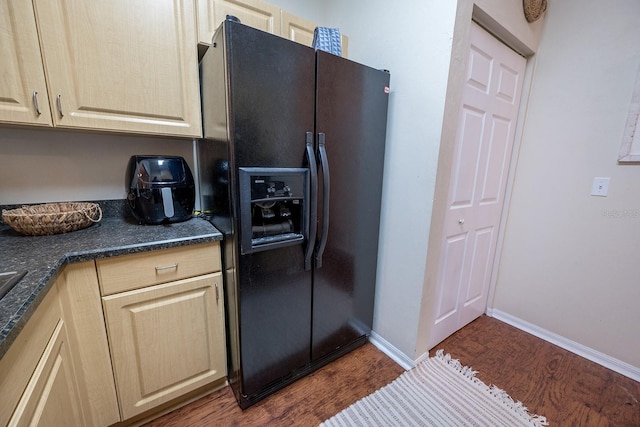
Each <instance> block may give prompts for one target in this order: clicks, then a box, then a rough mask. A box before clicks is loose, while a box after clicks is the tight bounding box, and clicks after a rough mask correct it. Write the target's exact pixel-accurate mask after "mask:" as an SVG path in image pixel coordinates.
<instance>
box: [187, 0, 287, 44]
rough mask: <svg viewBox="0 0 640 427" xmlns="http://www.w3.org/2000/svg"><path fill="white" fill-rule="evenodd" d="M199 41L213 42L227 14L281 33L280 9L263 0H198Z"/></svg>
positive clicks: (271, 31) (251, 24)
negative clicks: (214, 34)
mask: <svg viewBox="0 0 640 427" xmlns="http://www.w3.org/2000/svg"><path fill="white" fill-rule="evenodd" d="M196 2H197V7H198V13H197V18H198V42H199V43H205V44H209V45H210V44H211V40H212V39H213V33H215V31H216V29H217V28H218V26H220V24H221V23H222V21H224V20H225V18H226V17H227V15H232V16H235V17H236V18H238V19H240V22H242V23H243V24H246V25H248V26H250V27H253V28H257V29H259V30H262V31H266V32H268V33H271V34H277V35H280V32H281V31H280V29H281V24H280V9H279V8H278V7H276V6H274V5H272V4H269V3H267V2H264V1H262V0H196Z"/></svg>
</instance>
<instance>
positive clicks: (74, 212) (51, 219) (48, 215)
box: [2, 202, 102, 236]
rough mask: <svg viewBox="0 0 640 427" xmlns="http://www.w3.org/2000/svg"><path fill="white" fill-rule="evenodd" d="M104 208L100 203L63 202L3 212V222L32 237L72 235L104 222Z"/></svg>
mask: <svg viewBox="0 0 640 427" xmlns="http://www.w3.org/2000/svg"><path fill="white" fill-rule="evenodd" d="M101 219H102V209H100V206H99V205H98V204H97V203H84V202H60V203H45V204H43V205H32V206H23V207H21V208H18V209H11V210H6V209H5V210H3V211H2V221H4V223H5V224H7V225H8V226H10V227H11V228H13V229H14V230H16V231H17V232H18V233H21V234H26V235H28V236H45V235H48V234H60V233H68V232H70V231H76V230H80V229H82V228H86V227H88V226H90V225H91V224H93V223H94V222H100V220H101Z"/></svg>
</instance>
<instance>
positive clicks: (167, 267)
mask: <svg viewBox="0 0 640 427" xmlns="http://www.w3.org/2000/svg"><path fill="white" fill-rule="evenodd" d="M172 268H178V263H177V262H176V263H175V264H172V265H165V266H164V267H156V273H157V272H158V271H162V270H170V269H172Z"/></svg>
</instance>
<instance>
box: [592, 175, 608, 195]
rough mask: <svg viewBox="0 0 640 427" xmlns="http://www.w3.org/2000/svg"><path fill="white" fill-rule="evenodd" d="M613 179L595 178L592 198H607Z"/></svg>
mask: <svg viewBox="0 0 640 427" xmlns="http://www.w3.org/2000/svg"><path fill="white" fill-rule="evenodd" d="M610 180H611V178H600V177H595V178H593V186H592V187H591V195H592V196H600V197H606V196H607V193H609V181H610Z"/></svg>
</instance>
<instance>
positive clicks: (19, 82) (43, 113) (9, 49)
mask: <svg viewBox="0 0 640 427" xmlns="http://www.w3.org/2000/svg"><path fill="white" fill-rule="evenodd" d="M0 34H2V37H0V58H2V60H1V61H0V74H2V79H0V122H6V123H13V124H34V125H42V126H51V125H52V122H51V112H50V110H49V98H48V97H47V86H46V84H45V79H44V68H43V66H42V58H41V56H40V45H39V44H38V33H37V31H36V21H35V18H34V16H33V5H32V4H31V2H30V1H24V0H6V1H3V2H1V3H0Z"/></svg>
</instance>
